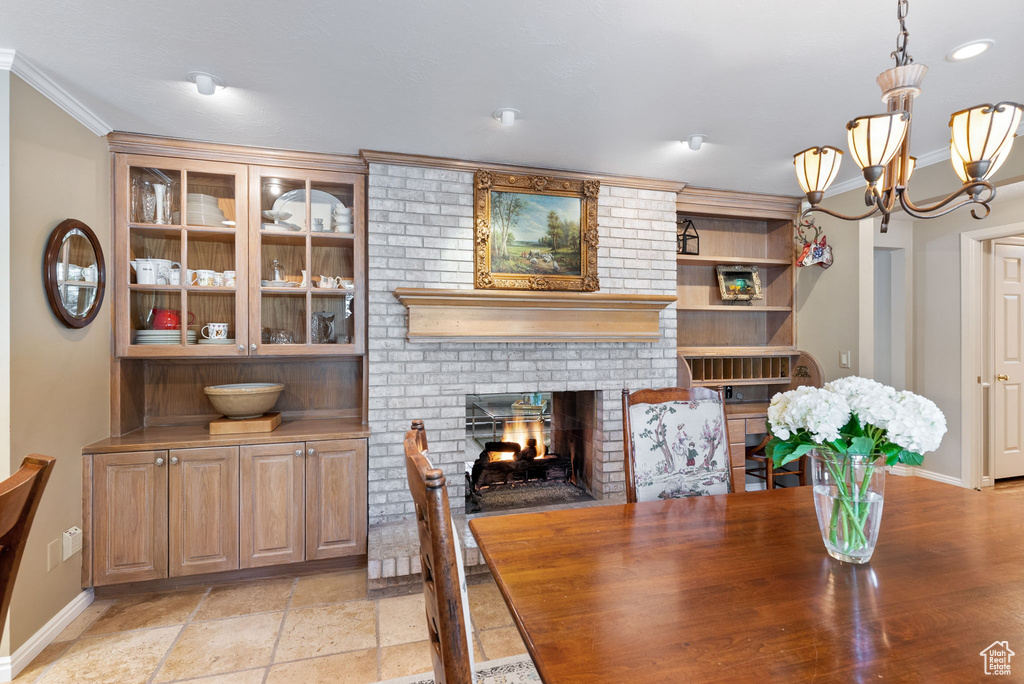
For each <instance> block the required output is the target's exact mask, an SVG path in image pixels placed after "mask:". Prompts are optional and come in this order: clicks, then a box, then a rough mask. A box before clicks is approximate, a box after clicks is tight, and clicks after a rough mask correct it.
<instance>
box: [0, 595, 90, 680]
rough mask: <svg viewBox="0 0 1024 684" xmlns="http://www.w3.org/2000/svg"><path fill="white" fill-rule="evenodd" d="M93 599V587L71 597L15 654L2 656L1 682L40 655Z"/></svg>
mask: <svg viewBox="0 0 1024 684" xmlns="http://www.w3.org/2000/svg"><path fill="white" fill-rule="evenodd" d="M92 601H93V592H92V589H86V590H84V591H82V593H80V594H79V595H78V596H76V597H75V598H73V599H71V602H70V603H68V605H66V606H64V607H63V608H61V610H60V612H59V613H57V614H56V615H54V616H53V617H52V618H50V621H49V622H47V623H46V624H45V625H43V626H42V628H41V629H40V630H39V631H38V632H36V633H35V634H33V635H32V636H31V637H30V638H29V640H28V641H26V642H25V643H23V644H22V645H21V648H19V649H18V650H17V651H15V652H14V654H13V655H10V656H5V657H2V658H0V682H9V681H11V680H13V679H14V678H15V677H17V676H18V674H19V673H20V672H21V671H22V670H24V669H25V667H27V666H28V664H29V663H31V662H32V661H33V660H34V659H35V657H36V656H37V655H39V652H40V651H42V650H43V649H44V648H46V647H47V646H49V645H50V644H51V643H52V642H53V640H54V639H56V638H57V635H59V634H60V633H61V632H63V631H64V628H65V627H67V626H68V625H70V624H71V623H72V622H73V621H74V619H75V618H76V617H78V616H79V615H81V614H82V611H84V610H85V609H86V608H88V607H89V605H90V604H91V603H92Z"/></svg>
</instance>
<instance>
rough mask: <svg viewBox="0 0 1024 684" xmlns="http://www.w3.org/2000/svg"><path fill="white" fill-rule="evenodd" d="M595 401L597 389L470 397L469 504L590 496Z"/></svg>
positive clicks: (499, 505) (515, 504)
mask: <svg viewBox="0 0 1024 684" xmlns="http://www.w3.org/2000/svg"><path fill="white" fill-rule="evenodd" d="M594 407H595V397H594V393H593V392H551V393H544V392H533V393H528V394H488V395H470V396H468V397H466V437H467V447H466V454H467V463H466V506H467V511H468V512H476V511H481V510H483V511H487V510H505V509H509V508H519V507H525V506H531V507H532V506H538V505H544V504H546V503H558V502H562V501H567V500H573V499H575V500H580V499H582V500H589V499H590V498H591V497H590V496H589V492H588V487H589V482H590V471H589V468H588V455H589V454H590V453H591V451H592V445H591V438H592V433H593V426H594ZM477 452H478V453H477ZM471 459H472V460H471Z"/></svg>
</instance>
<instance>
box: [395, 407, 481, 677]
mask: <svg viewBox="0 0 1024 684" xmlns="http://www.w3.org/2000/svg"><path fill="white" fill-rule="evenodd" d="M405 469H406V473H407V474H408V476H409V490H410V491H411V492H412V499H413V502H414V503H415V505H416V527H417V529H418V530H419V537H420V568H421V570H420V572H421V573H422V575H423V598H424V599H425V603H426V608H427V631H428V632H429V639H430V657H431V659H432V661H433V664H434V682H435V684H472V683H473V682H474V681H475V679H474V675H473V639H472V636H471V635H470V632H469V630H470V621H469V598H468V596H467V592H466V573H465V570H464V568H463V566H462V550H461V548H460V545H459V537H458V531H457V528H456V527H455V526H454V525H453V524H452V518H451V512H450V509H449V507H448V488H447V487H446V486H445V477H444V473H442V472H441V471H440V470H438V469H436V468H434V467H433V466H432V465H431V464H430V460H429V459H428V453H427V433H426V430H425V429H424V427H423V421H421V420H414V421H413V422H412V429H411V430H409V431H408V432H407V433H405Z"/></svg>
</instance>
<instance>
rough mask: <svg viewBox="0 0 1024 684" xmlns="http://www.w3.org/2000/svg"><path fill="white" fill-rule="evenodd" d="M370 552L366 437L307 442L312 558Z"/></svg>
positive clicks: (308, 527) (308, 541) (308, 530)
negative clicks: (367, 543)
mask: <svg viewBox="0 0 1024 684" xmlns="http://www.w3.org/2000/svg"><path fill="white" fill-rule="evenodd" d="M362 553H366V440H363V439H345V440H333V441H325V442H306V560H315V559H319V558H335V557H337V556H349V555H358V554H362Z"/></svg>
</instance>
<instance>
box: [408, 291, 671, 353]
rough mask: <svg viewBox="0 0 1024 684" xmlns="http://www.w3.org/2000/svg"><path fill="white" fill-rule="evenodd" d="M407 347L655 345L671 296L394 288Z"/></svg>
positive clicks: (659, 337) (659, 335)
mask: <svg viewBox="0 0 1024 684" xmlns="http://www.w3.org/2000/svg"><path fill="white" fill-rule="evenodd" d="M395 297H397V298H398V300H399V301H400V302H402V304H404V305H405V307H406V308H407V309H408V310H409V316H408V323H409V327H408V333H407V335H406V337H407V339H408V340H409V341H410V342H452V341H461V342H654V341H657V340H659V339H661V327H660V324H659V320H658V319H659V312H660V311H661V310H662V309H664V308H665V307H667V306H668V305H669V304H671V303H672V302H673V301H675V297H674V296H672V295H640V294H604V293H594V292H530V291H516V290H440V289H432V288H405V287H403V288H398V289H396V290H395Z"/></svg>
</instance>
